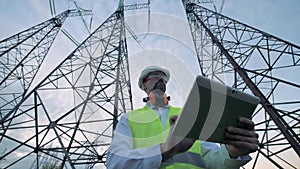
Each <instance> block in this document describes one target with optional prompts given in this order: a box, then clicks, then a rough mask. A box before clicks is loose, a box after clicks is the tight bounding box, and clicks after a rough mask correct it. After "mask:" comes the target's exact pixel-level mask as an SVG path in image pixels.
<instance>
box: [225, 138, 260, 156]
mask: <svg viewBox="0 0 300 169" xmlns="http://www.w3.org/2000/svg"><path fill="white" fill-rule="evenodd" d="M227 143H228V145H232V146H234V147H237V148H239V149H240V150H241V151H245V152H247V153H252V152H255V151H257V150H258V145H257V144H252V143H248V142H243V141H232V140H228V141H227Z"/></svg>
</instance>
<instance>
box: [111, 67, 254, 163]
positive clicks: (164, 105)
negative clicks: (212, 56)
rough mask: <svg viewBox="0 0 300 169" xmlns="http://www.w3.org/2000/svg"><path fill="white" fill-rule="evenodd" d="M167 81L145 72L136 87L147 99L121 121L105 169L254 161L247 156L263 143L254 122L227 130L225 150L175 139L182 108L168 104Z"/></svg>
mask: <svg viewBox="0 0 300 169" xmlns="http://www.w3.org/2000/svg"><path fill="white" fill-rule="evenodd" d="M169 78H170V72H169V71H168V70H166V69H164V68H161V67H158V66H149V67H147V68H145V69H144V70H143V71H142V73H141V75H140V77H139V82H138V84H139V87H140V88H141V89H142V90H144V91H145V92H146V93H147V95H148V98H147V99H145V101H146V102H147V103H146V106H145V107H143V108H141V109H137V110H133V111H131V112H128V113H126V114H124V115H123V116H122V117H121V119H120V121H119V123H118V125H117V128H116V130H115V133H114V137H113V139H112V142H111V145H110V147H109V151H108V156H107V168H109V169H110V168H124V169H125V168H126V169H127V168H135V169H136V168H141V169H148V168H149V169H150V168H151V169H153V168H180V169H182V168H210V169H212V168H218V169H220V168H228V169H229V168H230V169H233V168H239V167H240V166H242V165H244V164H246V163H247V162H248V161H250V159H251V158H250V156H249V155H248V154H249V153H251V152H254V151H256V150H257V148H258V144H259V141H258V135H257V134H256V133H255V132H254V123H253V122H252V120H250V119H247V118H240V119H239V121H240V123H242V124H243V125H244V126H245V128H243V129H242V128H234V127H229V128H228V129H227V131H226V133H225V135H226V139H227V142H228V144H227V145H220V146H219V145H218V144H216V143H211V142H205V141H199V140H192V139H188V138H179V137H176V136H173V135H172V134H171V131H172V129H173V127H174V125H173V124H174V122H175V121H176V118H177V115H178V113H179V112H180V109H179V108H175V107H172V106H170V105H169V104H168V97H167V96H166V94H165V91H166V84H167V82H168V80H169Z"/></svg>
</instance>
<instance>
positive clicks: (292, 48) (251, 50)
mask: <svg viewBox="0 0 300 169" xmlns="http://www.w3.org/2000/svg"><path fill="white" fill-rule="evenodd" d="M183 4H184V7H185V10H186V13H187V18H188V21H189V24H190V28H191V32H192V36H193V39H194V43H195V48H196V51H197V56H198V61H199V65H200V69H201V71H202V75H204V76H208V77H210V78H213V79H214V80H217V81H221V82H222V83H225V84H227V85H231V86H233V87H236V88H238V89H240V90H243V91H246V92H249V93H253V94H254V95H256V96H258V97H259V98H260V99H261V103H260V105H259V107H258V109H257V111H256V113H255V114H254V117H253V119H254V121H255V122H256V130H257V132H258V133H259V134H260V142H261V144H260V149H259V151H258V153H257V155H256V157H255V159H254V163H253V168H256V167H257V166H258V164H259V163H258V159H259V158H264V159H267V160H268V161H269V162H271V163H272V164H273V167H277V168H297V164H293V163H290V160H291V159H293V158H294V159H297V158H299V156H300V145H299V142H300V137H299V135H300V134H299V124H300V119H299V115H300V109H299V106H300V101H299V97H298V96H299V95H297V93H298V94H299V92H300V85H299V84H297V81H296V79H293V78H287V77H286V75H284V74H283V72H289V71H291V72H292V71H296V70H299V67H298V66H299V65H300V47H299V46H296V45H294V44H291V43H289V42H287V41H284V40H282V39H279V38H277V37H275V36H272V35H270V34H267V33H265V32H263V31H260V30H258V29H255V28H253V27H251V26H248V25H246V24H243V23H241V22H238V21H235V20H234V19H231V18H228V17H225V16H223V15H220V14H218V13H216V12H214V11H211V10H208V9H206V8H203V7H201V6H200V5H199V3H197V2H196V1H185V0H183ZM291 72H290V73H291ZM285 90H289V92H291V93H293V94H290V95H288V96H283V95H281V93H285V92H284V91H285ZM282 97H285V98H286V99H282ZM287 153H288V154H287ZM298 167H299V166H298Z"/></svg>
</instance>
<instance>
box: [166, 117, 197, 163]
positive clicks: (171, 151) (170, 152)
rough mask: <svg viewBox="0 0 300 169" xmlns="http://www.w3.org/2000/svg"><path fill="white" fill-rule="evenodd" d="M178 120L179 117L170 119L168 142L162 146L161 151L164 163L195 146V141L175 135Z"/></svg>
mask: <svg viewBox="0 0 300 169" xmlns="http://www.w3.org/2000/svg"><path fill="white" fill-rule="evenodd" d="M176 120H177V116H172V117H170V131H169V136H168V138H167V141H166V142H165V143H162V144H160V150H161V153H162V161H165V160H167V159H169V158H171V157H172V156H174V155H175V154H179V153H183V152H185V151H187V150H188V149H190V148H191V147H192V145H193V144H194V142H195V140H194V139H189V138H182V137H177V136H174V135H173V129H174V123H175V121H176Z"/></svg>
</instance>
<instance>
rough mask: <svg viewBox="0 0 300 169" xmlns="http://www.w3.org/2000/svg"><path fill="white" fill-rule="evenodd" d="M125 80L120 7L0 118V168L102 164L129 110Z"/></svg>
mask: <svg viewBox="0 0 300 169" xmlns="http://www.w3.org/2000/svg"><path fill="white" fill-rule="evenodd" d="M129 82H130V77H129V69H128V56H127V46H126V39H125V26H124V14H123V10H122V8H120V9H119V10H117V11H116V12H115V13H114V14H112V15H111V16H110V17H109V18H108V19H107V20H106V21H105V22H104V23H103V24H102V25H100V26H99V27H98V28H97V29H96V30H95V31H94V32H93V33H92V34H91V35H90V36H89V37H88V38H87V39H86V40H85V41H84V42H83V43H82V44H80V45H79V46H78V47H77V48H76V49H75V50H74V51H73V52H72V53H71V54H70V55H69V56H68V57H67V58H66V59H65V60H64V61H63V62H62V63H61V64H60V65H59V66H57V67H56V68H55V69H54V70H53V71H52V72H51V73H50V74H49V75H48V76H46V77H45V79H44V80H42V81H41V82H40V83H39V84H38V85H37V86H36V87H35V88H34V89H33V90H32V91H30V92H29V93H28V94H27V95H25V96H24V98H23V99H22V100H21V101H20V102H19V103H18V104H16V105H15V107H14V108H11V109H10V112H9V116H7V117H6V118H4V119H2V121H1V124H2V125H4V126H5V128H1V133H0V136H1V138H2V141H1V142H0V147H1V150H0V151H1V152H4V153H2V154H1V155H0V160H1V167H3V168H10V167H12V168H14V167H16V168H18V167H20V166H22V167H24V166H28V165H32V166H31V167H34V168H42V167H43V166H44V165H46V163H45V159H44V158H48V159H51V161H54V162H55V163H56V164H57V165H59V166H65V167H67V168H79V167H80V166H85V167H86V168H92V167H94V166H95V165H97V163H102V165H103V163H104V162H105V154H106V149H107V146H108V145H109V143H110V141H111V137H112V129H113V126H115V125H116V124H117V118H118V116H119V115H120V114H121V113H122V112H125V111H128V110H130V109H132V102H131V91H130V83H129ZM66 98H69V99H66ZM16 133H19V134H16ZM22 167H21V168H22Z"/></svg>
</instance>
